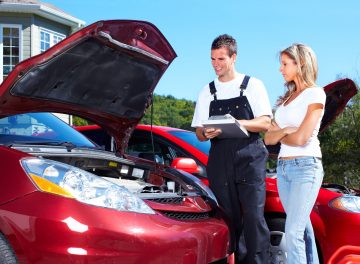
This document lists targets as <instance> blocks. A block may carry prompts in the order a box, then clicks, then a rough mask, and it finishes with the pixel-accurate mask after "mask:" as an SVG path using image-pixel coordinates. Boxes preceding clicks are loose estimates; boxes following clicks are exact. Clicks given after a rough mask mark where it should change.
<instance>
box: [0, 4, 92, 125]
mask: <svg viewBox="0 0 360 264" xmlns="http://www.w3.org/2000/svg"><path fill="white" fill-rule="evenodd" d="M84 25H85V22H84V21H82V20H80V19H78V18H75V17H73V16H71V15H69V14H67V13H65V12H64V11H62V10H60V9H59V8H57V7H55V6H53V5H51V4H48V3H43V2H39V1H37V0H0V70H1V72H0V84H1V83H2V81H3V80H4V78H6V76H7V75H8V74H9V72H10V71H11V70H12V69H13V68H14V67H15V65H16V64H17V63H19V62H20V61H22V60H24V59H27V58H29V57H32V56H35V55H37V54H39V53H41V52H43V51H45V50H47V49H48V48H50V47H51V46H53V45H54V44H56V43H58V42H59V41H61V40H63V39H64V38H66V37H67V36H69V35H70V34H72V33H73V32H75V31H77V30H78V29H80V28H82V27H83V26H84ZM61 118H62V119H64V121H66V122H68V123H71V117H69V116H67V115H64V116H61Z"/></svg>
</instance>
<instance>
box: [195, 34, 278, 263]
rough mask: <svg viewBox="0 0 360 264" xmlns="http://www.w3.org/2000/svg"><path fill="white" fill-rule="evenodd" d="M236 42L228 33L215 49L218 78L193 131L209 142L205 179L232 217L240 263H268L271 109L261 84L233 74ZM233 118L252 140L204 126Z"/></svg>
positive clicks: (201, 103)
mask: <svg viewBox="0 0 360 264" xmlns="http://www.w3.org/2000/svg"><path fill="white" fill-rule="evenodd" d="M236 55H237V44H236V40H235V39H234V38H232V37H231V36H229V35H227V34H224V35H220V36H218V37H217V38H216V39H215V40H214V41H213V43H212V46H211V62H212V65H213V68H214V70H215V73H216V75H217V78H216V79H215V80H214V81H213V82H211V83H210V84H208V85H206V86H205V87H204V88H203V89H202V90H201V92H200V94H199V97H198V100H197V103H196V107H195V113H194V117H193V121H192V124H191V125H192V127H195V128H196V135H197V137H198V139H199V140H200V141H205V140H209V139H210V140H211V148H210V153H209V161H208V165H207V175H208V179H209V182H210V188H211V189H212V191H213V192H214V194H215V196H216V198H217V199H218V202H219V204H220V206H221V207H222V208H223V209H224V211H225V213H226V214H227V216H228V217H229V219H230V222H229V223H230V224H229V225H230V230H231V232H232V239H233V240H232V242H233V245H234V246H235V259H236V263H259V264H264V263H268V250H269V246H270V233H269V229H268V227H267V224H266V222H265V218H264V205H265V195H266V192H265V173H266V160H267V156H268V152H267V149H266V148H265V146H264V143H263V140H262V139H261V138H260V136H259V132H262V131H266V130H267V129H268V128H269V126H270V122H271V117H272V111H271V106H270V103H269V98H268V95H267V92H266V89H265V87H264V85H263V83H262V82H261V81H260V80H258V79H256V78H253V77H251V78H250V77H249V76H245V75H243V74H240V73H238V72H237V71H236V70H235V61H236ZM225 114H231V115H232V116H233V117H235V118H236V119H238V120H240V123H241V124H242V125H244V126H245V128H246V129H247V130H248V132H250V133H249V134H250V136H249V137H248V138H221V139H220V138H217V136H218V135H219V134H220V133H221V130H218V129H213V128H207V129H205V128H204V127H203V126H202V121H204V120H207V119H208V118H209V117H210V116H214V115H225Z"/></svg>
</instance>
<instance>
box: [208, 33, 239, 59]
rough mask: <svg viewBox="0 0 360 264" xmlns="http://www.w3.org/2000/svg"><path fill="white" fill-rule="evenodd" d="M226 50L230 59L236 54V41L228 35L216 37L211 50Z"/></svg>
mask: <svg viewBox="0 0 360 264" xmlns="http://www.w3.org/2000/svg"><path fill="white" fill-rule="evenodd" d="M222 47H224V48H226V49H227V50H228V52H229V57H231V56H232V55H233V54H237V44H236V40H235V39H234V38H233V37H232V36H230V35H228V34H223V35H220V36H218V37H217V38H215V39H214V41H213V43H212V44H211V49H212V50H214V49H220V48H222Z"/></svg>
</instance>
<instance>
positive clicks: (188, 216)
mask: <svg viewBox="0 0 360 264" xmlns="http://www.w3.org/2000/svg"><path fill="white" fill-rule="evenodd" d="M160 213H162V214H163V215H165V216H167V217H169V218H172V219H176V220H188V221H198V220H205V219H209V218H210V214H209V212H206V213H187V212H169V211H160Z"/></svg>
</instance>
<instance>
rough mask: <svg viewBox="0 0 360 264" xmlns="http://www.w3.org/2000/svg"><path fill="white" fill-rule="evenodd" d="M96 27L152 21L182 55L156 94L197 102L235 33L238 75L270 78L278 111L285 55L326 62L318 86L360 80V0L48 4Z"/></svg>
mask: <svg viewBox="0 0 360 264" xmlns="http://www.w3.org/2000/svg"><path fill="white" fill-rule="evenodd" d="M44 2H48V3H51V4H53V5H55V6H56V7H58V8H60V9H62V10H63V11H65V12H66V13H68V14H70V15H72V16H74V17H76V18H78V19H81V20H83V21H85V22H86V25H90V24H92V23H94V22H96V21H98V20H108V19H129V20H145V21H148V22H151V23H153V24H154V25H155V26H156V27H157V28H158V29H159V30H160V31H161V32H162V33H163V35H164V36H165V37H166V39H167V40H168V41H169V42H170V44H171V45H172V47H173V48H174V50H175V52H176V53H177V58H176V59H175V60H174V61H173V63H172V64H171V65H170V67H169V68H168V70H167V71H166V72H165V74H164V75H163V77H162V79H161V80H160V82H159V83H158V86H157V87H156V89H155V93H156V94H159V95H172V96H174V97H175V98H178V99H187V100H192V101H196V100H197V97H198V93H199V92H200V90H201V89H202V87H204V85H206V84H207V83H209V82H210V81H212V80H213V79H214V78H216V75H215V74H214V70H213V68H212V66H211V59H210V47H211V43H212V41H213V40H214V38H215V37H217V36H218V35H221V34H224V33H226V34H230V35H232V36H233V37H234V38H235V39H236V40H237V42H238V55H237V60H236V70H237V71H238V72H240V73H245V74H248V75H250V76H253V77H256V78H258V79H260V80H262V81H263V83H264V84H265V87H266V89H267V91H268V95H269V99H270V103H271V105H272V106H274V104H275V101H276V99H277V98H278V96H280V95H282V94H283V93H284V91H285V88H284V81H283V78H282V76H281V74H280V72H279V66H280V64H279V51H280V50H282V49H284V48H286V47H288V46H290V45H291V44H292V43H303V44H306V45H309V46H310V47H311V48H312V49H313V50H314V51H315V53H316V55H317V58H318V64H319V74H318V80H317V84H318V85H320V86H325V85H327V84H329V83H331V82H333V81H335V80H336V79H337V78H339V76H341V77H347V78H351V79H353V80H356V81H359V80H360V23H359V19H360V1H359V0H343V1H339V0H301V1H288V0H247V1H243V0H223V1H219V0H102V1H99V0H44Z"/></svg>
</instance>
